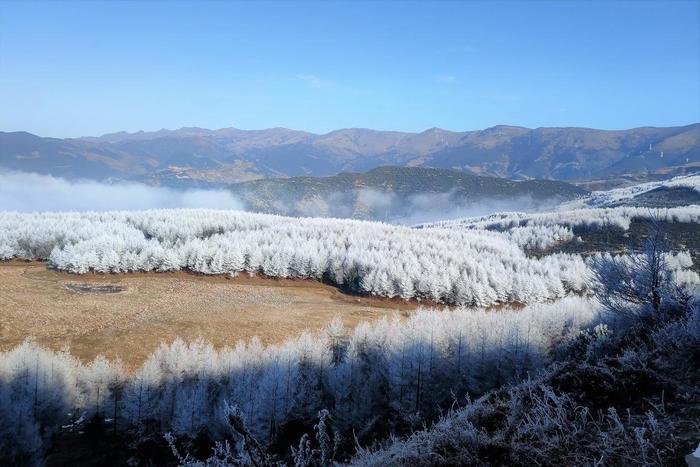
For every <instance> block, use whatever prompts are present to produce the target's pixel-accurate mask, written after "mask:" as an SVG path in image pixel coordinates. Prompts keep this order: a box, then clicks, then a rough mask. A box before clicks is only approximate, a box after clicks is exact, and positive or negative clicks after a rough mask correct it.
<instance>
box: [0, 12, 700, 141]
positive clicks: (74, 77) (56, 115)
mask: <svg viewBox="0 0 700 467" xmlns="http://www.w3.org/2000/svg"><path fill="white" fill-rule="evenodd" d="M698 121H700V2H698V1H695V2H681V1H671V2H665V3H663V2H658V3H656V2H628V3H615V2H602V1H601V2H588V3H586V2H554V1H548V2H540V3H533V2H515V3H507V2H491V3H479V2H460V3H448V2H440V3H436V2H433V3H427V2H409V3H401V2H396V1H394V2H385V3H372V2H355V3H340V2H336V3H332V2H330V3H293V2H276V3H252V2H246V3H227V2H211V3H187V2H174V3H171V2H148V3H128V2H110V3H106V2H103V3H91V2H84V1H83V2H75V3H59V2H49V3H26V2H25V3H6V2H3V3H0V130H3V131H14V130H26V131H30V132H33V133H36V134H40V135H45V136H57V137H68V136H71V137H72V136H81V135H97V134H102V133H105V132H112V131H119V130H127V131H135V130H141V129H143V130H155V129H159V128H179V127H182V126H200V127H206V128H221V127H228V126H235V127H238V128H244V129H257V128H268V127H275V126H283V127H288V128H295V129H301V130H308V131H314V132H326V131H329V130H332V129H337V128H345V127H367V128H375V129H384V130H407V131H421V130H424V129H427V128H430V127H435V126H437V127H441V128H446V129H450V130H472V129H481V128H486V127H489V126H493V125H497V124H512V125H523V126H528V127H537V126H587V127H594V128H606V129H618V128H629V127H635V126H643V125H654V126H668V125H682V124H688V123H692V122H698Z"/></svg>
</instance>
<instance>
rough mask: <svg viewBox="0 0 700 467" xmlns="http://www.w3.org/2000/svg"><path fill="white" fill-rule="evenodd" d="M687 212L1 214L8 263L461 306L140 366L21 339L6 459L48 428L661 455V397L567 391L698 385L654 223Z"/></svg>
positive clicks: (161, 356) (514, 455)
mask: <svg viewBox="0 0 700 467" xmlns="http://www.w3.org/2000/svg"><path fill="white" fill-rule="evenodd" d="M683 183H687V180H686V181H683ZM635 219H637V220H639V219H643V220H648V221H649V223H650V226H655V228H656V229H657V230H656V231H655V232H656V233H654V232H651V233H650V235H649V237H648V239H647V243H645V245H646V247H645V249H643V250H642V251H629V252H627V253H626V254H624V255H618V256H615V255H611V254H610V253H609V252H599V253H596V254H593V255H589V256H587V257H586V258H584V257H582V256H581V255H577V254H564V253H556V254H546V253H547V252H546V249H547V248H549V247H551V246H553V245H556V244H558V243H561V242H566V241H571V240H573V239H575V237H576V235H577V232H581V231H582V230H581V229H584V230H585V229H593V230H595V229H601V228H615V229H622V230H627V229H629V228H630V224H631V222H632V221H633V220H635ZM698 222H700V206H696V205H691V206H683V207H675V208H669V209H664V210H654V211H652V210H649V209H644V208H637V207H630V206H620V207H610V208H583V209H573V208H567V209H561V210H559V211H554V212H547V213H503V214H495V215H491V216H484V217H479V218H470V219H462V220H458V221H446V222H440V223H434V224H426V225H421V226H417V227H416V228H408V227H401V226H392V225H387V224H383V223H374V222H363V221H353V220H339V219H313V218H305V219H299V218H288V217H280V216H273V215H262V214H251V213H243V212H234V211H221V210H207V209H182V210H181V209H177V210H153V211H137V212H105V213H36V214H20V213H14V212H3V213H0V259H3V260H7V259H13V258H17V259H40V260H46V261H47V262H48V266H49V267H51V268H56V269H59V270H64V271H68V272H71V273H77V274H83V273H87V272H90V271H95V272H98V273H119V272H127V273H128V272H135V271H157V272H166V271H175V270H180V269H186V270H190V271H192V272H196V273H202V274H238V273H246V274H261V275H266V276H271V277H292V278H311V279H317V280H323V281H326V282H330V283H333V284H335V285H338V286H340V287H342V288H345V289H346V290H350V291H353V292H357V293H365V294H374V295H380V296H386V297H395V296H398V297H401V298H404V299H411V298H418V299H430V300H432V301H433V302H437V303H447V304H454V305H457V306H458V308H455V309H445V310H439V309H435V308H433V309H421V310H419V311H417V312H414V313H412V314H410V315H408V316H407V317H400V316H398V315H397V316H396V318H395V319H393V320H383V321H380V322H377V323H375V324H367V323H363V324H360V325H359V326H357V327H356V328H354V329H353V330H351V331H348V330H346V329H344V328H343V326H342V321H341V320H340V319H336V320H335V321H333V322H332V323H330V324H329V326H328V328H327V329H326V330H324V331H323V332H321V333H320V334H304V335H302V336H300V337H298V338H295V339H292V340H289V341H287V342H285V343H283V344H279V345H271V346H265V345H263V344H262V343H261V342H260V341H259V340H258V339H253V340H251V341H250V342H239V343H233V342H232V343H231V345H232V347H230V348H218V349H215V348H213V346H212V345H210V344H209V343H207V342H205V341H196V342H189V343H186V342H183V341H175V342H172V343H163V344H162V345H161V347H160V348H158V349H157V350H156V351H155V352H154V353H153V354H152V355H151V356H150V357H149V358H148V359H147V361H146V362H145V363H144V364H143V366H142V367H141V368H140V369H138V370H136V371H135V372H133V373H129V372H127V371H125V370H124V369H123V368H122V367H121V365H120V363H119V361H109V360H106V359H104V358H97V359H96V360H94V361H93V362H89V363H86V362H80V361H79V360H77V359H76V358H75V357H73V356H71V354H70V353H69V352H68V351H64V352H55V351H51V350H47V349H45V348H42V347H41V346H40V345H38V344H36V343H35V342H33V341H31V340H28V341H26V342H25V343H23V344H22V345H20V346H18V347H16V348H14V349H12V350H9V351H6V352H3V353H0V419H1V420H2V421H3V423H2V424H0V460H4V461H6V462H9V463H10V464H18V465H22V464H30V465H31V464H40V463H41V462H42V456H43V455H44V454H45V453H46V452H48V450H50V449H51V446H53V442H54V440H55V439H56V437H58V436H64V437H65V436H70V435H71V434H74V433H79V434H80V433H82V434H84V433H92V434H90V435H89V436H98V438H99V437H102V438H99V439H103V438H105V437H106V436H107V435H106V433H107V432H110V433H111V435H110V436H111V438H110V439H112V440H113V442H115V443H127V441H124V440H129V441H128V443H131V444H130V445H135V444H136V445H141V444H143V442H144V440H150V441H149V442H151V443H153V444H154V445H156V446H160V447H161V448H162V447H163V446H164V445H165V446H167V444H165V443H166V440H167V443H170V446H169V447H168V450H167V451H166V454H163V452H159V453H157V456H166V455H167V456H170V457H169V458H172V459H176V460H177V463H179V464H182V465H212V466H213V465H273V460H274V462H277V461H284V462H288V461H290V462H292V463H294V464H295V465H298V466H312V465H330V464H331V463H332V462H334V461H339V460H340V461H348V462H351V463H356V464H358V465H395V464H396V463H404V464H405V463H416V464H417V465H429V464H432V463H436V462H437V460H436V458H435V457H434V456H435V455H439V456H443V457H442V459H443V460H444V463H446V464H450V463H452V464H454V463H457V464H464V463H467V464H469V463H474V464H483V463H489V462H491V461H492V462H495V463H499V462H503V463H506V464H512V463H515V464H518V463H519V464H523V465H526V464H528V463H537V464H547V463H548V462H547V459H548V458H547V457H546V455H545V454H542V453H549V454H548V455H550V456H551V457H550V460H551V459H564V458H566V459H568V460H570V461H571V462H573V463H594V462H596V461H597V460H600V459H604V460H606V461H605V462H602V463H603V464H608V463H612V464H620V463H623V464H624V463H628V462H625V461H630V460H632V461H635V462H636V459H634V458H633V455H634V450H635V449H636V450H637V452H638V453H641V454H640V455H642V456H643V457H642V460H643V462H640V463H642V464H644V463H646V464H655V463H656V464H658V463H662V464H663V462H658V461H659V460H660V459H662V458H666V457H669V458H671V457H673V456H676V454H677V453H675V452H674V451H673V449H676V447H677V446H683V447H685V446H686V444H687V443H686V444H683V443H676V444H673V442H670V441H668V440H669V439H670V438H669V436H668V434H667V433H668V430H671V429H686V428H685V425H682V423H681V422H678V423H681V425H677V424H676V421H668V420H667V418H664V417H666V415H667V414H666V413H665V412H664V413H660V414H653V413H652V415H648V416H647V415H644V417H646V418H643V419H642V418H639V417H637V418H633V417H632V415H631V412H630V414H628V418H627V420H622V419H621V418H620V415H618V413H617V412H615V409H614V407H613V405H612V404H614V401H613V400H612V399H611V400H610V401H607V402H604V403H601V405H600V407H597V409H598V412H597V413H595V414H594V413H593V410H594V408H595V407H593V408H590V409H589V408H588V406H587V405H586V404H588V403H589V402H590V401H589V400H579V399H577V397H579V396H577V395H576V394H578V393H580V389H581V388H583V387H585V386H586V384H587V381H588V379H590V378H603V379H605V378H607V379H605V383H604V384H603V383H601V384H603V387H605V388H608V389H606V390H610V391H612V389H610V388H611V387H616V386H618V385H621V387H625V386H624V385H625V384H628V382H629V381H636V382H637V383H638V384H639V385H640V386H639V387H643V388H645V389H644V390H647V389H648V388H646V386H644V385H645V384H647V380H645V379H639V378H642V376H644V378H647V377H648V378H652V379H653V378H658V379H659V381H661V380H663V381H665V382H664V383H663V384H665V386H663V385H661V383H657V382H656V379H654V386H653V388H652V389H650V391H656V388H657V387H661V388H662V390H663V391H667V390H668V391H670V389H669V388H671V387H673V388H674V389H673V391H675V392H673V393H672V394H671V395H668V396H664V397H671V398H675V397H677V398H678V399H677V400H678V401H680V402H679V403H684V402H683V401H686V402H687V401H696V400H698V397H697V396H698V395H697V394H696V392H694V390H691V389H688V388H687V387H686V386H683V385H682V384H681V383H676V382H674V383H673V384H676V386H672V385H671V383H669V381H671V380H673V381H676V380H675V379H673V378H678V374H677V372H678V371H690V370H688V369H687V368H686V366H683V365H689V364H690V365H692V363H688V362H692V360H693V358H690V357H687V355H686V353H687V352H691V353H692V352H696V350H693V349H697V348H700V347H697V346H698V342H699V341H698V339H700V337H699V336H700V332H698V330H700V328H699V327H698V323H700V319H699V318H698V316H700V315H699V314H698V313H699V310H700V305H699V303H700V302H699V301H698V300H699V296H698V285H700V279H699V278H698V275H697V273H696V272H695V270H693V262H692V258H691V255H690V254H689V253H688V252H687V251H683V250H682V249H679V248H674V247H673V246H672V245H669V244H667V243H665V241H662V235H661V233H660V232H661V230H660V229H661V227H660V226H661V224H668V223H671V224H673V223H698ZM533 250H538V253H539V254H538V255H533V254H532V251H533ZM496 304H506V306H505V307H502V308H498V309H494V308H493V305H496ZM522 304H526V305H525V306H524V307H521V306H520V305H522ZM693 346H695V347H693ZM660 352H667V353H668V355H681V356H682V355H685V356H684V357H682V362H684V363H674V364H673V365H670V367H671V369H672V370H664V371H666V373H663V374H661V373H653V375H652V376H650V375H649V374H648V372H650V371H652V370H650V369H649V368H650V366H653V365H656V363H654V362H656V361H657V360H655V359H659V358H666V359H670V358H671V357H668V356H667V354H663V355H662V354H660ZM684 352H685V353H684ZM674 358H675V357H674ZM679 358H680V357H679ZM615 359H618V360H615ZM640 362H642V363H640ZM567 365H568V366H567ZM572 365H573V367H572ZM611 365H612V366H611ZM640 365H641V367H640ZM564 368H569V370H566V371H565V370H564ZM572 368H573V369H572ZM622 369H624V371H630V372H632V373H634V375H633V376H630V375H628V374H626V373H625V374H624V376H620V372H621V371H622ZM654 371H656V370H654ZM659 371H661V370H659ZM572 372H573V374H578V373H576V372H581V376H580V379H579V380H578V381H577V382H575V383H572V382H570V381H569V380H566V379H565V378H566V377H568V376H566V375H569V374H571V373H572ZM645 372H646V373H645ZM639 375H642V376H639ZM562 378H564V380H565V382H562ZM616 378H618V379H616ZM664 378H665V379H664ZM567 384H569V386H567ZM635 384H636V383H635ZM649 384H651V383H649ZM683 384H685V383H683ZM571 385H573V386H571ZM659 385H661V386H659ZM572 387H573V388H574V389H572ZM686 390H687V391H686ZM567 391H569V392H567ZM576 391H578V393H577V392H576ZM625 391H626V392H629V389H625ZM660 391H661V390H660ZM683 391H686V392H685V393H683ZM681 393H683V394H685V396H681V395H677V394H681ZM610 397H612V396H610ZM615 397H618V396H615ZM649 397H656V393H655V392H654V393H653V394H652V393H650V396H649ZM683 397H685V398H686V399H683ZM674 400H675V399H674ZM605 404H609V405H607V406H606V405H605ZM609 407H613V408H612V409H611V410H612V411H610V410H609V411H608V412H607V413H605V414H603V412H602V411H603V410H607V409H608V408H609ZM640 410H641V409H640ZM659 410H661V409H659ZM664 410H665V409H664ZM642 413H645V412H642ZM635 417H636V415H635ZM674 420H675V419H674ZM433 423H434V424H433ZM678 426H681V428H678ZM489 427H491V428H489ZM95 433H97V434H95ZM311 433H315V435H313V434H311ZM310 434H311V435H310ZM164 435H166V436H165V437H164ZM81 436H82V435H81ZM86 436H87V435H86ZM310 436H311V437H310ZM392 436H400V437H401V439H395V438H392ZM584 438H585V439H584ZM105 439H106V438H105ZM600 439H602V440H603V441H602V442H601V441H595V440H600ZM196 440H204V441H202V442H203V443H204V445H206V446H207V447H208V448H210V447H212V445H213V443H214V442H215V441H220V440H225V441H226V442H225V443H224V444H221V443H219V444H215V445H214V452H215V454H214V457H212V458H210V459H209V460H207V461H205V462H204V463H198V462H199V461H196V460H194V457H190V456H189V455H190V454H191V453H190V451H191V450H192V449H193V448H194V447H196V445H197V443H196V442H195V441H196ZM229 442H230V443H234V444H226V443H229ZM377 442H381V444H375V443H377ZM579 442H585V443H588V444H586V445H585V446H584V447H581V446H583V445H580V446H578V445H576V443H579ZM595 443H599V444H595ZM600 443H602V445H600ZM606 443H607V444H606ZM635 443H636V444H635ZM674 446H676V447H674ZM290 447H291V448H293V449H290ZM129 449H131V448H129ZM170 449H172V452H170ZM492 449H493V450H495V451H494V452H496V451H497V452H498V453H499V454H494V453H493V452H491V451H490V450H492ZM436 453H437V454H436ZM152 454H153V453H151V454H149V455H152ZM197 454H201V451H198V452H197ZM144 455H145V454H144ZM157 456H156V457H155V458H150V459H151V461H153V462H156V463H158V460H159V459H162V457H161V458H159V457H157ZM494 456H495V457H494ZM566 456H568V457H566ZM664 456H665V457H664ZM199 457H200V458H201V457H202V456H199ZM676 457H677V456H676ZM676 457H673V458H676ZM487 461H488V462H487ZM169 462H171V461H169ZM171 463H172V462H171ZM550 463H551V462H550ZM599 463H600V462H599ZM632 463H634V462H632Z"/></svg>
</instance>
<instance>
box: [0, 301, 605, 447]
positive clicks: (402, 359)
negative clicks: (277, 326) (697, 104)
mask: <svg viewBox="0 0 700 467" xmlns="http://www.w3.org/2000/svg"><path fill="white" fill-rule="evenodd" d="M598 314H599V309H598V308H597V306H596V305H594V304H593V303H592V302H590V301H589V300H587V299H583V298H575V297H571V298H567V299H564V300H562V301H559V302H557V303H556V304H536V305H530V306H528V307H526V308H524V309H522V310H508V309H505V310H501V311H499V312H498V313H493V312H488V311H484V310H478V309H476V310H474V309H463V310H457V311H438V310H422V311H419V312H417V313H415V314H412V315H411V316H410V317H409V318H408V319H406V320H404V321H401V320H398V319H396V320H393V321H383V322H379V323H377V324H375V325H369V324H363V325H361V326H359V327H357V328H355V329H354V330H353V331H352V332H350V333H346V332H345V330H344V329H343V328H342V324H340V322H339V321H335V322H333V323H331V325H330V326H329V328H328V331H327V332H325V333H322V334H321V335H303V336H301V337H300V338H298V339H296V340H292V341H289V342H287V343H286V344H283V345H280V346H268V347H265V346H263V345H261V344H260V342H259V341H257V340H253V341H251V342H248V343H239V344H238V345H237V346H235V347H233V348H229V349H220V350H218V351H217V350H214V349H213V348H212V347H211V346H210V345H208V344H206V343H204V342H194V343H189V344H186V343H183V342H182V341H176V342H174V343H172V344H164V345H163V346H162V347H161V348H160V349H158V350H157V351H155V352H154V353H153V355H152V356H151V357H150V358H149V359H148V360H147V361H146V362H145V363H144V365H143V367H142V368H141V369H140V370H138V371H137V372H136V373H135V374H133V375H127V374H126V373H125V372H124V371H123V370H122V369H121V368H120V366H119V364H118V362H110V361H107V360H104V359H97V360H95V361H94V362H92V363H90V364H81V363H80V362H78V361H77V360H76V359H74V358H72V357H71V356H70V355H69V354H67V353H61V352H59V353H55V352H51V351H48V350H45V349H42V348H41V347H39V346H38V345H36V344H34V343H32V342H31V341H29V342H26V343H24V344H23V345H21V346H19V347H17V348H15V349H14V350H12V351H10V352H6V353H2V354H0V378H2V384H1V385H0V414H2V417H0V418H2V419H3V420H4V421H6V422H9V423H5V424H4V425H3V428H2V429H0V430H4V431H2V433H0V451H2V452H4V453H9V452H14V453H15V455H16V456H20V457H17V458H18V459H19V458H21V456H30V455H32V453H34V452H36V451H37V449H38V447H39V446H40V445H41V438H42V436H45V435H46V433H47V430H48V431H49V432H50V431H52V430H57V429H59V427H61V426H64V425H68V424H70V423H73V422H75V421H76V420H78V419H82V420H87V419H89V418H91V417H92V416H93V415H94V414H95V413H97V414H99V415H100V416H104V417H108V418H114V417H116V420H117V424H118V425H119V427H120V428H126V427H127V426H130V425H135V426H138V425H140V424H151V425H152V424H154V423H155V424H157V425H158V426H159V427H160V429H161V430H163V431H171V432H172V433H174V434H176V435H191V436H195V435H196V434H197V433H199V432H200V431H202V430H204V431H207V432H210V433H212V434H214V435H216V434H220V433H221V432H223V431H224V430H225V427H226V420H225V418H226V417H225V406H226V405H227V404H228V405H235V406H237V407H238V408H239V409H240V411H241V412H242V414H243V420H244V422H245V424H246V426H247V427H248V428H249V429H250V431H251V432H252V433H253V434H254V435H255V437H256V439H258V440H259V441H260V442H264V443H266V444H267V443H271V442H272V441H274V439H275V438H276V437H277V436H278V435H279V434H280V433H279V431H280V430H281V429H283V427H284V426H285V424H287V423H288V422H290V421H292V420H310V419H313V418H314V417H315V415H316V414H317V413H318V412H319V410H321V409H326V410H329V411H330V412H331V413H332V414H333V417H334V426H335V428H336V429H337V430H338V431H340V432H343V433H345V434H350V433H351V431H352V429H353V428H354V429H358V428H361V429H366V430H368V432H371V431H372V425H373V424H378V423H380V422H381V423H384V422H383V421H382V420H388V419H393V420H395V422H394V423H397V424H400V423H409V419H410V418H411V417H412V416H414V414H416V413H422V414H424V416H429V415H430V414H433V415H434V414H435V413H436V412H435V411H436V410H438V407H441V406H442V407H444V406H445V404H446V403H447V404H448V405H449V403H450V401H451V400H452V397H453V396H452V395H453V394H466V393H467V392H469V393H471V394H482V393H484V392H485V391H487V390H489V389H491V388H493V387H495V386H497V385H500V384H503V383H505V382H507V381H513V380H514V379H518V378H521V377H522V376H523V375H525V374H527V373H528V372H533V371H535V370H536V369H538V368H541V367H542V366H543V365H544V364H545V363H547V362H548V360H549V357H548V352H549V350H550V349H551V348H552V346H554V345H555V344H557V343H559V342H563V341H566V340H568V339H571V338H572V336H576V335H577V334H578V332H579V331H580V330H581V329H583V328H584V327H585V326H588V325H590V324H591V323H593V322H595V320H597V319H598ZM356 434H357V435H358V436H361V433H359V432H358V433H356ZM348 441H351V439H348Z"/></svg>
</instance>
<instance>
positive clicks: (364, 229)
mask: <svg viewBox="0 0 700 467" xmlns="http://www.w3.org/2000/svg"><path fill="white" fill-rule="evenodd" d="M648 217H656V218H660V219H663V220H667V221H669V222H698V221H700V207H699V206H686V207H678V208H672V209H667V210H663V211H660V212H651V211H649V210H648V209H642V208H630V207H619V208H608V209H580V210H573V211H561V212H550V213H539V214H525V213H506V214H496V215H492V216H487V217H482V218H474V219H465V220H459V221H449V222H442V223H437V224H431V225H429V226H423V228H419V229H411V228H406V227H399V226H392V225H387V224H382V223H375V222H362V221H352V220H339V219H308V218H304V219H298V218H287V217H280V216H273V215H264V214H251V213H242V212H235V211H217V210H202V209H192V210H154V211H140V212H139V211H137V212H107V213H60V214H59V213H41V214H20V213H8V212H5V213H0V227H1V229H0V258H1V259H10V258H21V259H42V260H48V263H49V266H50V267H53V268H57V269H61V270H65V271H69V272H73V273H79V274H80V273H85V272H88V271H91V270H92V271H96V272H130V271H174V270H180V269H187V270H190V271H194V272H198V273H204V274H236V273H240V272H245V273H249V274H263V275H266V276H271V277H296V278H313V279H319V280H325V281H329V282H331V283H333V284H336V285H338V286H341V287H344V288H346V289H347V290H350V291H354V292H359V293H367V294H373V295H379V296H385V297H395V296H398V297H402V298H404V299H408V298H427V299H430V300H433V301H435V302H441V303H449V304H457V305H476V306H486V305H492V304H496V303H512V302H520V303H532V302H536V301H543V300H551V299H556V298H560V297H563V296H565V295H566V294H568V293H571V292H578V293H580V292H584V291H585V288H586V283H587V275H588V267H587V266H586V264H585V262H584V260H583V259H582V258H581V257H580V256H577V255H570V254H563V253H558V254H551V255H546V256H542V257H540V258H535V257H531V256H528V254H527V253H526V250H527V249H533V248H534V249H544V248H547V247H549V246H552V245H554V244H556V243H558V242H562V241H567V240H571V239H572V238H574V232H573V231H572V229H573V228H575V227H579V226H585V227H586V228H601V227H606V226H616V227H618V228H623V229H624V228H627V227H629V223H630V220H631V219H632V218H648ZM428 227H430V228H428ZM475 258H478V261H475Z"/></svg>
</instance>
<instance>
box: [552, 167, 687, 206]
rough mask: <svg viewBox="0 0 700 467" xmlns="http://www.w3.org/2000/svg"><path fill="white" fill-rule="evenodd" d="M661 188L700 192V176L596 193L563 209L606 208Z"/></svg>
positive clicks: (685, 176)
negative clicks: (687, 189)
mask: <svg viewBox="0 0 700 467" xmlns="http://www.w3.org/2000/svg"><path fill="white" fill-rule="evenodd" d="M659 188H689V189H691V190H695V191H697V192H700V174H697V173H695V174H692V175H682V176H679V177H674V178H671V179H669V180H663V181H659V182H649V183H641V184H639V185H632V186H629V187H624V188H616V189H613V190H605V191H594V192H593V193H591V194H590V195H588V196H585V197H582V198H580V199H577V200H574V201H569V202H566V203H563V205H562V208H563V209H576V208H583V207H592V208H596V207H605V206H609V205H611V204H614V203H618V202H620V201H624V200H629V199H631V198H634V197H635V196H637V195H641V194H643V193H647V192H649V191H652V190H656V189H659Z"/></svg>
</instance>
